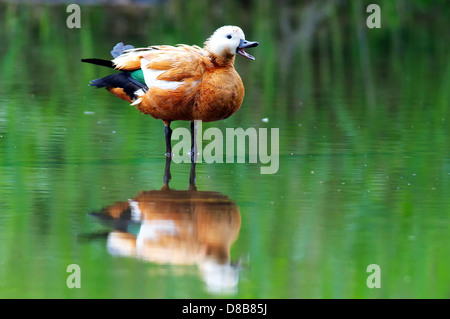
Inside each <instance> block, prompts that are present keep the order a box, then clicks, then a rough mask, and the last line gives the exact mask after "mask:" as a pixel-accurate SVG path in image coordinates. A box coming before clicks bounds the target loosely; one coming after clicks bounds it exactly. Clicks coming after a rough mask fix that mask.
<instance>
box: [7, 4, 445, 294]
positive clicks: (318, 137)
mask: <svg viewBox="0 0 450 319" xmlns="http://www.w3.org/2000/svg"><path fill="white" fill-rule="evenodd" d="M339 3H340V2H334V1H327V2H321V4H320V5H319V4H317V2H316V4H314V2H313V1H311V2H308V1H306V2H300V3H299V4H297V3H296V2H293V3H289V2H286V3H284V2H280V3H278V2H275V1H274V2H271V1H257V2H256V3H253V2H249V3H248V4H246V5H241V4H240V2H238V1H227V2H226V3H220V2H217V3H215V4H213V3H210V4H208V5H204V4H201V3H199V2H191V1H170V2H169V3H168V4H167V5H164V4H163V5H158V6H153V7H144V8H142V9H140V10H132V8H130V7H101V6H86V5H82V6H81V10H82V27H81V29H68V28H67V27H66V25H65V20H66V18H67V15H68V14H67V13H66V12H65V9H66V7H65V6H64V5H60V6H46V5H40V6H37V5H36V6H30V5H16V4H11V3H0V38H1V39H2V45H1V46H0V211H1V213H0V297H2V298H211V297H213V298H215V297H233V298H449V297H450V274H449V269H450V248H449V242H450V219H449V217H450V199H449V194H450V155H449V154H450V153H449V150H450V128H449V121H450V111H449V105H450V94H449V92H450V64H449V63H448V61H450V60H449V58H450V56H449V52H450V50H449V48H448V43H450V41H449V40H450V39H449V37H450V36H449V33H448V21H449V18H450V11H449V10H448V6H445V3H444V2H439V1H430V2H427V1H411V2H410V1H378V2H377V3H379V4H380V7H381V9H382V27H381V29H368V28H367V27H366V25H365V19H366V17H367V15H368V14H367V13H366V12H365V8H366V6H367V4H368V3H370V2H364V1H361V2H356V1H355V2H350V3H348V2H347V3H343V4H339ZM199 17H200V18H199ZM225 24H236V25H240V26H241V27H242V28H243V30H244V32H245V33H246V36H247V38H248V39H249V40H254V41H259V42H260V45H259V46H258V47H257V48H252V49H251V51H250V50H249V52H251V54H252V55H254V56H255V57H256V60H255V61H250V60H247V59H243V58H242V57H240V56H238V57H237V59H236V69H237V70H238V72H239V73H240V75H241V77H242V79H243V82H244V85H245V88H246V96H245V99H244V103H243V106H242V108H241V109H240V110H239V111H238V112H237V113H236V114H234V115H233V116H232V117H230V118H229V119H226V120H224V121H220V122H215V123H207V124H205V123H204V126H205V127H206V128H207V127H218V128H219V129H221V130H222V131H223V132H225V129H226V128H227V127H228V128H236V127H243V128H249V127H254V128H257V129H258V128H269V129H270V128H279V133H280V140H279V170H278V172H277V173H276V174H273V175H262V174H260V167H261V165H262V164H261V163H255V164H249V163H245V164H241V163H229V164H218V163H214V164H206V163H199V164H198V165H197V167H196V178H197V179H196V187H197V192H206V191H209V192H214V193H213V194H214V195H211V194H212V193H200V195H198V196H200V197H201V196H206V199H203V200H205V201H208V200H209V201H211V205H212V206H207V208H206V210H207V212H200V211H199V210H198V207H200V206H199V204H197V202H196V200H195V199H193V197H192V196H194V197H195V195H192V191H191V192H189V191H187V192H184V193H180V194H182V195H180V196H186V197H187V198H188V199H187V202H186V204H184V202H183V203H181V204H180V202H178V204H177V205H178V206H177V207H178V208H177V209H185V210H186V212H187V213H179V214H178V213H177V214H178V215H177V214H175V213H173V212H171V211H170V210H171V209H172V208H170V209H169V208H167V207H169V206H170V205H169V206H167V205H168V204H164V205H163V204H158V203H159V202H158V201H155V200H153V199H152V200H150V202H152V203H153V204H154V205H156V210H155V212H157V213H155V214H159V213H161V214H162V212H164V214H167V215H168V216H172V215H174V216H175V215H176V217H173V216H172V217H167V219H170V218H172V220H175V219H177V218H178V219H180V218H181V217H180V216H191V217H192V216H194V217H195V218H197V219H196V220H195V222H194V224H192V223H193V222H192V221H191V219H189V218H191V217H189V218H188V217H186V218H187V219H188V220H189V221H188V222H186V223H188V224H187V225H188V226H189V225H190V226H192V225H194V226H192V227H200V226H201V225H207V226H208V225H209V226H210V227H218V229H222V228H221V227H222V226H223V225H224V224H223V223H224V221H223V220H222V219H220V218H219V217H220V216H219V217H217V215H218V214H219V213H218V212H219V211H220V210H219V209H218V208H214V207H215V206H214V203H216V202H217V201H218V200H219V199H218V198H222V199H223V198H227V203H228V204H227V205H229V207H232V208H230V209H231V210H232V212H233V214H234V215H233V216H235V217H233V218H240V224H239V225H237V224H236V225H237V226H236V225H235V226H233V229H232V231H233V232H235V233H236V234H235V235H236V236H237V237H236V238H235V239H230V242H228V244H229V247H228V249H229V251H228V253H229V260H227V262H226V264H227V265H228V266H229V267H228V268H230V269H231V268H232V269H233V271H236V273H237V282H235V284H234V286H233V287H232V288H233V289H228V290H222V293H218V294H217V293H216V292H214V289H213V290H211V289H210V287H209V286H208V284H207V281H206V280H205V276H204V270H202V269H203V268H202V266H201V265H200V264H199V262H191V263H190V264H184V265H183V264H174V263H173V262H172V263H171V262H156V261H154V260H149V259H145V258H138V257H137V256H135V255H134V256H133V254H128V255H127V256H118V255H117V254H114V253H112V250H111V249H110V248H108V246H107V243H108V238H110V237H108V236H111V232H112V231H113V230H114V225H113V223H109V224H108V223H104V222H101V220H99V219H98V218H95V217H94V216H92V214H89V213H92V212H96V213H99V212H102V210H103V209H104V208H105V207H108V206H111V205H114V204H115V203H116V202H125V203H127V202H128V200H129V199H133V198H134V199H135V200H137V198H138V197H139V194H142V193H141V192H143V191H152V190H160V189H161V187H162V186H163V175H164V169H165V157H164V151H165V144H164V129H163V124H162V122H161V121H157V120H154V119H153V118H151V117H150V116H144V115H141V114H140V113H139V112H138V111H136V110H135V109H134V108H133V107H131V106H129V105H128V104H127V103H126V102H124V101H122V100H120V99H117V98H116V97H114V96H112V95H111V94H109V93H108V92H106V91H105V90H100V89H94V88H92V87H88V83H89V81H90V80H92V79H94V78H97V77H100V76H104V75H107V74H108V72H109V70H107V69H102V68H101V67H96V66H93V65H88V64H82V63H80V62H79V61H80V59H81V58H91V57H99V58H109V51H110V50H111V48H112V47H113V46H114V45H115V44H116V43H117V42H119V41H123V42H125V43H127V44H128V43H130V44H134V45H135V46H146V45H149V44H176V43H187V44H198V45H201V44H202V43H203V41H204V40H205V39H206V38H207V37H208V36H209V35H210V34H211V33H212V32H213V31H214V30H215V29H216V28H217V27H218V26H221V25H225ZM264 118H267V119H268V122H266V121H262V119H264ZM173 124H174V125H173V128H176V127H186V128H188V127H189V124H188V123H173ZM171 174H172V179H171V182H170V188H171V189H174V190H185V191H186V190H187V189H188V187H189V174H190V164H175V163H172V165H171ZM152 194H153V193H152ZM157 194H159V195H158V196H163V197H164V196H166V195H164V194H165V193H164V191H162V192H158V193H157ZM161 194H162V195H161ZM171 201H174V199H171ZM153 204H152V205H153ZM169 204H170V203H169ZM149 205H150V204H149ZM158 205H160V206H158ZM180 205H181V206H180ZM170 207H172V206H170ZM180 207H181V208H180ZM221 209H223V208H221ZM216 210H217V214H216V213H214V212H215V211H216ZM227 212H228V213H223V214H224V215H223V216H225V217H226V216H228V215H227V214H230V212H229V211H227ZM171 214H172V215H171ZM186 214H187V215H186ZM202 214H203V215H202ZM236 214H237V215H236ZM199 216H210V218H211V220H212V221H211V220H210V221H208V222H207V223H206V222H205V223H204V224H202V223H200V222H199V220H200V217H199ZM211 216H213V217H211ZM214 216H215V217H214ZM225 217H224V219H225ZM183 218H185V217H183ZM214 218H216V219H217V220H216V221H215V220H214ZM230 218H231V217H230ZM189 223H191V224H189ZM195 223H197V224H195ZM127 225H128V226H127V229H126V232H127V233H128V234H129V235H130V236H136V234H137V230H138V229H139V226H140V225H139V223H134V224H133V223H129V224H127ZM196 225H200V226H196ZM211 225H212V226H211ZM209 226H208V227H209ZM222 230H223V229H222ZM198 232H199V233H201V231H200V228H199V230H198ZM230 232H231V230H230ZM108 234H109V235H108ZM233 234H234V233H233ZM233 236H234V235H233ZM233 236H231V235H230V238H231V237H233ZM198 241H200V239H198ZM177 243H178V244H179V245H182V244H183V243H182V242H181V241H179V242H177ZM192 244H193V245H195V244H197V242H196V241H195V240H194V241H193V243H192ZM189 247H191V246H189ZM187 255H188V256H187V257H185V258H188V257H189V258H191V257H192V254H187ZM191 259H192V258H191ZM70 264H77V265H79V266H80V270H81V277H80V278H81V288H72V289H70V288H68V287H67V284H66V280H67V278H68V276H69V275H70V273H68V272H67V267H68V265H70ZM371 264H377V265H379V267H380V270H381V276H380V280H381V287H380V288H372V289H370V288H368V286H367V284H366V280H367V278H368V276H369V275H370V274H371V273H368V272H367V271H366V269H367V267H368V265H371Z"/></svg>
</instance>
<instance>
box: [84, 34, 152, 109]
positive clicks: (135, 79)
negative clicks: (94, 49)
mask: <svg viewBox="0 0 450 319" xmlns="http://www.w3.org/2000/svg"><path fill="white" fill-rule="evenodd" d="M133 48H134V47H133V46H132V45H124V44H123V43H122V42H120V43H118V44H116V46H115V47H114V48H113V49H112V51H111V55H112V56H113V57H114V58H117V57H118V56H119V55H121V54H123V53H124V51H125V50H129V49H133ZM81 61H82V62H86V63H92V64H96V65H101V66H106V67H109V68H112V69H114V64H113V62H112V61H109V60H103V59H95V58H94V59H82V60H81ZM140 73H142V71H141V70H135V71H121V72H120V73H115V74H111V75H108V76H105V77H103V78H100V79H95V80H92V81H91V82H90V83H89V86H95V87H98V88H103V87H105V88H106V89H107V90H108V91H110V92H111V93H113V94H114V95H116V96H117V97H119V98H121V99H124V100H125V101H128V102H130V103H132V102H134V101H135V100H136V98H138V97H139V96H141V95H142V94H143V93H144V92H146V91H147V90H148V87H147V85H146V84H145V81H143V75H142V79H141V76H140Z"/></svg>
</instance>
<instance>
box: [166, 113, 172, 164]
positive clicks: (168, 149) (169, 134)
mask: <svg viewBox="0 0 450 319" xmlns="http://www.w3.org/2000/svg"><path fill="white" fill-rule="evenodd" d="M164 125H165V127H164V134H165V136H166V156H167V157H168V158H172V142H171V139H172V129H171V128H170V122H168V121H164Z"/></svg>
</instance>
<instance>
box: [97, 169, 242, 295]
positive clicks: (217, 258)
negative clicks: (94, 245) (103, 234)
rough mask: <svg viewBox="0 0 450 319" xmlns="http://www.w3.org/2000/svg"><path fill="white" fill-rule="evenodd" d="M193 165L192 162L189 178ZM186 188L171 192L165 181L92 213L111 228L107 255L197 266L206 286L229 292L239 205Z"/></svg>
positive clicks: (234, 285)
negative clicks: (110, 225)
mask: <svg viewBox="0 0 450 319" xmlns="http://www.w3.org/2000/svg"><path fill="white" fill-rule="evenodd" d="M194 169H195V164H192V166H191V179H190V180H191V181H193V180H194V178H193V176H192V174H193V172H195V171H193V170H194ZM167 173H168V169H167V166H166V172H165V174H167ZM165 180H167V178H166V176H165ZM190 188H191V190H186V191H180V190H171V189H169V187H168V184H167V183H166V184H164V186H163V187H162V189H161V190H152V191H142V192H140V193H139V194H137V195H136V196H135V197H133V198H132V199H129V200H128V201H126V202H117V203H115V204H113V205H110V206H107V207H105V208H104V209H103V210H102V211H101V212H100V213H95V214H93V215H95V216H97V217H99V218H100V219H101V220H103V221H106V222H108V223H109V224H110V223H112V224H113V225H114V227H115V230H114V231H112V232H110V233H109V234H108V239H107V247H108V250H109V252H110V253H111V254H113V255H120V256H132V257H136V258H140V259H144V260H147V261H150V262H154V263H160V264H172V265H198V267H199V269H200V271H201V273H202V276H203V278H204V280H205V282H206V284H207V286H208V289H209V290H211V291H212V292H233V291H234V290H235V289H236V288H237V282H238V269H237V267H236V266H233V265H231V263H230V247H231V245H232V244H233V242H234V241H235V240H236V239H237V237H238V235H239V230H240V227H241V216H240V213H239V209H238V207H237V206H236V204H235V203H234V202H233V201H232V200H231V199H229V198H228V197H227V196H225V195H222V194H220V193H217V192H207V191H196V190H192V189H195V187H194V185H192V184H191V185H190ZM136 226H137V227H136ZM133 228H135V231H133ZM136 228H137V231H136Z"/></svg>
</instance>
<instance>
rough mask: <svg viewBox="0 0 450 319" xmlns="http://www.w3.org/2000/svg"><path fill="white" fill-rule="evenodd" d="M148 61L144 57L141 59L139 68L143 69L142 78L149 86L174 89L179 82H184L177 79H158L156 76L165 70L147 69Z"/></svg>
mask: <svg viewBox="0 0 450 319" xmlns="http://www.w3.org/2000/svg"><path fill="white" fill-rule="evenodd" d="M149 62H150V61H148V60H147V59H145V58H142V59H141V69H142V71H144V79H145V84H147V86H148V87H149V88H150V87H157V88H160V89H168V90H175V89H176V88H178V87H179V86H180V85H181V84H183V83H184V82H182V81H181V82H179V81H164V80H158V79H157V77H158V76H159V75H160V74H161V73H164V72H166V70H154V69H148V68H147V64H148V63H149Z"/></svg>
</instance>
